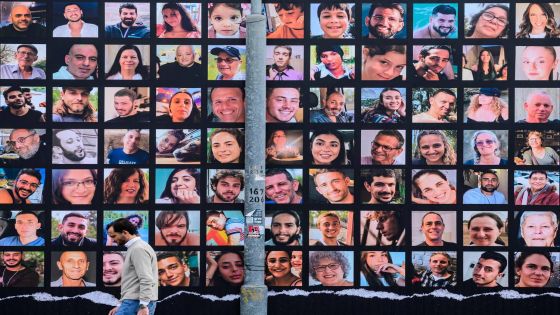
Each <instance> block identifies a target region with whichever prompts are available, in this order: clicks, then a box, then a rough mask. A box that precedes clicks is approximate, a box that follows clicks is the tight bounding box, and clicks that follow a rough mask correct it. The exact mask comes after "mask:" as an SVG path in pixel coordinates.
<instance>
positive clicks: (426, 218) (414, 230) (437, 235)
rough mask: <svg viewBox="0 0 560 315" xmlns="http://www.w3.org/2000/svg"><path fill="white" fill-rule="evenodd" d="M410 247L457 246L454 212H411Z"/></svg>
mask: <svg viewBox="0 0 560 315" xmlns="http://www.w3.org/2000/svg"><path fill="white" fill-rule="evenodd" d="M410 222H411V228H410V231H411V234H412V246H445V247H454V246H457V235H458V231H457V212H456V211H412V214H411V221H410Z"/></svg>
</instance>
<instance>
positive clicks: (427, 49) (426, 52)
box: [420, 45, 453, 58]
mask: <svg viewBox="0 0 560 315" xmlns="http://www.w3.org/2000/svg"><path fill="white" fill-rule="evenodd" d="M432 49H443V50H447V51H448V52H449V58H451V55H452V54H453V53H452V52H451V48H450V47H449V46H447V45H430V46H424V47H422V50H421V51H420V56H422V58H426V57H427V56H428V55H429V54H430V50H432Z"/></svg>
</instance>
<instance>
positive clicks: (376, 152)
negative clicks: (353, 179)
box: [360, 129, 406, 165]
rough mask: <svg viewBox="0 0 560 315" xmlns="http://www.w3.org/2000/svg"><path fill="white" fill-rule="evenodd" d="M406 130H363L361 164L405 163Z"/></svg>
mask: <svg viewBox="0 0 560 315" xmlns="http://www.w3.org/2000/svg"><path fill="white" fill-rule="evenodd" d="M405 160H406V131H405V130H397V129H383V130H362V131H361V143H360V162H361V163H360V164H362V165H404V164H405Z"/></svg>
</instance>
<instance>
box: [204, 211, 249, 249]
mask: <svg viewBox="0 0 560 315" xmlns="http://www.w3.org/2000/svg"><path fill="white" fill-rule="evenodd" d="M205 222H206V223H205V224H206V245H207V246H243V244H245V234H244V233H245V217H244V216H243V212H242V211H240V210H208V211H206V217H205Z"/></svg>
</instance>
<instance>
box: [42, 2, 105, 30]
mask: <svg viewBox="0 0 560 315" xmlns="http://www.w3.org/2000/svg"><path fill="white" fill-rule="evenodd" d="M101 21H103V20H102V19H101V18H100V16H99V4H98V3H96V2H80V3H75V2H74V3H68V2H58V1H57V2H53V19H52V22H51V23H52V25H54V29H53V31H52V36H53V37H55V38H56V37H62V38H68V37H76V38H81V37H93V38H97V37H98V36H99V25H100V22H101Z"/></svg>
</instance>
